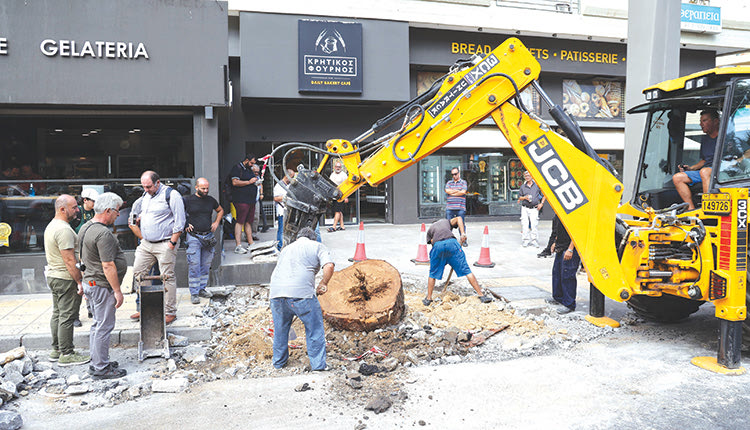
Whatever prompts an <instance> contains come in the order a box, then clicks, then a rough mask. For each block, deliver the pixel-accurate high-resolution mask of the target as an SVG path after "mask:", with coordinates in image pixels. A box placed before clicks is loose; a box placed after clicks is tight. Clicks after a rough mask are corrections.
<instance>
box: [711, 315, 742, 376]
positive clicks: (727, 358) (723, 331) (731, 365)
mask: <svg viewBox="0 0 750 430" xmlns="http://www.w3.org/2000/svg"><path fill="white" fill-rule="evenodd" d="M741 348H742V321H727V320H724V319H719V354H718V356H717V358H716V361H717V362H718V363H719V364H720V365H722V366H724V367H726V368H727V369H738V368H739V367H740V355H741V354H740V349H741Z"/></svg>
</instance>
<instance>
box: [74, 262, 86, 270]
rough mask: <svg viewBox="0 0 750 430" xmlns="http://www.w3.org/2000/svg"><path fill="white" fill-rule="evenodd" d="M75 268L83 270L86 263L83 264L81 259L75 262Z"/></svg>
mask: <svg viewBox="0 0 750 430" xmlns="http://www.w3.org/2000/svg"><path fill="white" fill-rule="evenodd" d="M76 269H78V270H80V271H81V272H85V271H86V265H85V264H83V261H79V262H78V263H76Z"/></svg>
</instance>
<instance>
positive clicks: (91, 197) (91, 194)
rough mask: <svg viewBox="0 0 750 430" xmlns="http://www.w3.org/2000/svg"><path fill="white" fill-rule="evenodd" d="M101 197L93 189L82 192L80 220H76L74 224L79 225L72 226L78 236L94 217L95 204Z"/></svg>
mask: <svg viewBox="0 0 750 430" xmlns="http://www.w3.org/2000/svg"><path fill="white" fill-rule="evenodd" d="M98 196H99V193H97V192H96V190H95V189H93V188H85V189H84V190H83V191H81V201H82V204H81V205H79V206H78V209H79V210H80V212H81V217H80V219H78V218H76V219H75V220H74V221H73V223H75V222H78V224H77V225H71V227H73V230H75V231H76V234H77V233H78V232H79V231H81V227H83V225H84V224H86V222H88V220H90V219H91V218H93V217H94V214H95V212H94V202H96V198H97V197H98Z"/></svg>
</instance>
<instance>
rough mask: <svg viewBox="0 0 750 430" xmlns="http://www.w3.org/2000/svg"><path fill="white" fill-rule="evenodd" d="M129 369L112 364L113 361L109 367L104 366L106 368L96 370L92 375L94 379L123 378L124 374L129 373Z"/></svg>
mask: <svg viewBox="0 0 750 430" xmlns="http://www.w3.org/2000/svg"><path fill="white" fill-rule="evenodd" d="M127 374H128V371H127V370H125V369H120V368H118V367H115V366H113V365H112V363H109V365H108V366H107V367H105V368H104V370H101V371H99V372H94V373H93V374H92V375H91V377H92V378H94V379H115V378H122V377H123V376H125V375H127Z"/></svg>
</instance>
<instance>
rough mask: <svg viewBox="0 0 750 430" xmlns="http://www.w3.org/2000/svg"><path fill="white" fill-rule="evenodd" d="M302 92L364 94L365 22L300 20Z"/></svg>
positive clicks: (300, 86) (300, 89)
mask: <svg viewBox="0 0 750 430" xmlns="http://www.w3.org/2000/svg"><path fill="white" fill-rule="evenodd" d="M298 30H299V47H298V52H299V91H300V92H303V91H310V92H336V93H358V94H359V93H362V24H360V23H345V22H337V21H311V20H299V21H298Z"/></svg>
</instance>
